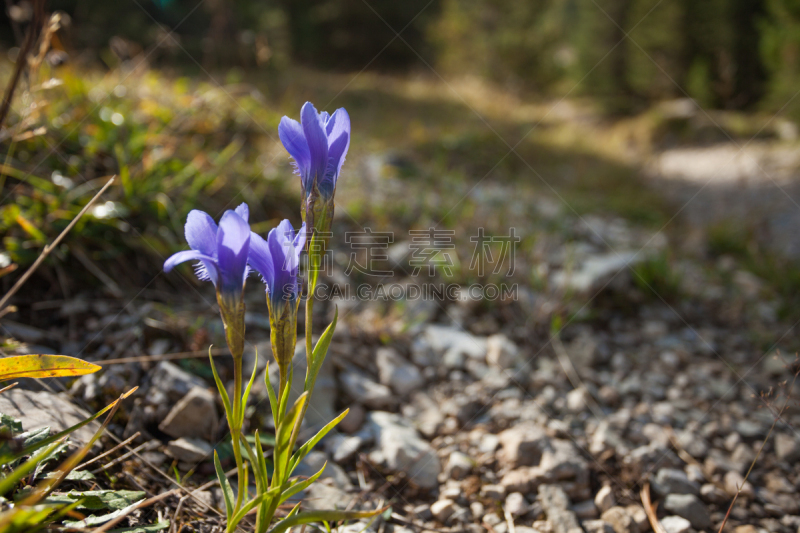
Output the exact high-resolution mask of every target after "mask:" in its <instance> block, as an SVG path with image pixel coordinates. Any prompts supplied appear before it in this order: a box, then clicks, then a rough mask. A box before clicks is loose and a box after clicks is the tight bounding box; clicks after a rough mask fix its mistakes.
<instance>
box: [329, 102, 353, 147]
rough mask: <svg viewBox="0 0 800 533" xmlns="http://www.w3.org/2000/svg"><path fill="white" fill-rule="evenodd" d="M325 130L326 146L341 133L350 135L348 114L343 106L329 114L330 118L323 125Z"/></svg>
mask: <svg viewBox="0 0 800 533" xmlns="http://www.w3.org/2000/svg"><path fill="white" fill-rule="evenodd" d="M325 132H326V133H327V134H328V146H330V145H331V144H332V143H333V141H335V140H336V139H338V138H339V136H341V135H342V133H347V134H348V135H350V115H348V114H347V110H345V108H343V107H340V108H339V109H337V110H336V111H334V112H333V115H331V118H330V120H328V123H327V124H326V125H325Z"/></svg>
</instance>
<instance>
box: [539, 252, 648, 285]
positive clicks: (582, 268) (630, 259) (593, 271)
mask: <svg viewBox="0 0 800 533" xmlns="http://www.w3.org/2000/svg"><path fill="white" fill-rule="evenodd" d="M645 257H646V255H645V254H643V253H639V254H637V252H632V251H622V252H619V253H617V252H609V253H606V254H597V255H593V256H590V257H588V258H587V259H585V260H584V261H583V263H582V264H580V265H579V266H578V267H577V268H572V269H569V270H559V271H557V272H555V273H554V274H553V276H552V278H551V279H552V282H553V285H554V286H555V287H557V288H560V289H572V290H574V291H576V292H589V291H590V290H592V289H593V288H599V287H600V286H601V285H602V283H603V282H604V281H605V280H606V279H608V278H610V277H611V276H613V275H614V274H616V273H617V272H619V271H620V270H622V269H624V268H627V267H628V265H632V264H636V263H638V262H640V261H642V260H643V259H644V258H645Z"/></svg>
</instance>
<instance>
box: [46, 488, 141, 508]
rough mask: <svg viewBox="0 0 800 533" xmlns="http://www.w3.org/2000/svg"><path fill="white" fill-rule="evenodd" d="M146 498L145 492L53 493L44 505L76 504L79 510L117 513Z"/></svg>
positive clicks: (90, 491) (96, 491) (87, 491)
mask: <svg viewBox="0 0 800 533" xmlns="http://www.w3.org/2000/svg"><path fill="white" fill-rule="evenodd" d="M144 496H145V494H144V492H143V491H138V490H86V491H73V490H71V491H69V492H66V493H53V494H51V495H50V496H49V497H48V498H47V499H46V500H44V502H43V503H58V504H71V503H76V504H77V507H78V509H87V510H90V511H97V510H99V509H111V510H112V511H116V510H119V509H124V508H125V507H128V506H129V505H131V504H133V503H134V502H137V501H139V500H141V499H143V498H144Z"/></svg>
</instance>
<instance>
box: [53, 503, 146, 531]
mask: <svg viewBox="0 0 800 533" xmlns="http://www.w3.org/2000/svg"><path fill="white" fill-rule="evenodd" d="M143 501H144V499H142V500H139V501H138V502H135V503H132V504H131V505H129V506H127V507H123V508H122V509H119V510H117V511H114V512H113V513H108V514H104V515H102V516H95V515H89V516H87V517H86V518H84V519H83V520H79V521H71V520H64V525H65V526H66V527H69V528H77V529H83V528H87V527H91V526H99V525H100V524H105V523H106V522H110V521H111V520H113V519H115V518H116V517H118V516H119V515H121V514H125V513H127V512H128V511H129V510H130V509H131V508H132V507H136V506H137V505H139V504H140V503H142V502H143Z"/></svg>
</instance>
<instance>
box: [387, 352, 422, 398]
mask: <svg viewBox="0 0 800 533" xmlns="http://www.w3.org/2000/svg"><path fill="white" fill-rule="evenodd" d="M375 364H376V365H377V366H378V377H379V379H380V382H381V383H382V384H384V385H387V386H389V387H391V389H392V390H393V391H394V392H396V393H397V394H399V395H401V396H406V395H407V394H409V393H410V392H412V391H415V390H417V389H419V388H420V387H422V386H423V385H424V384H425V379H424V378H423V377H422V374H421V373H420V371H419V369H418V368H417V367H416V366H414V365H413V364H411V363H409V362H407V361H406V360H404V359H403V358H402V357H401V356H400V354H398V353H397V351H396V350H395V349H393V348H378V350H377V352H376V353H375Z"/></svg>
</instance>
